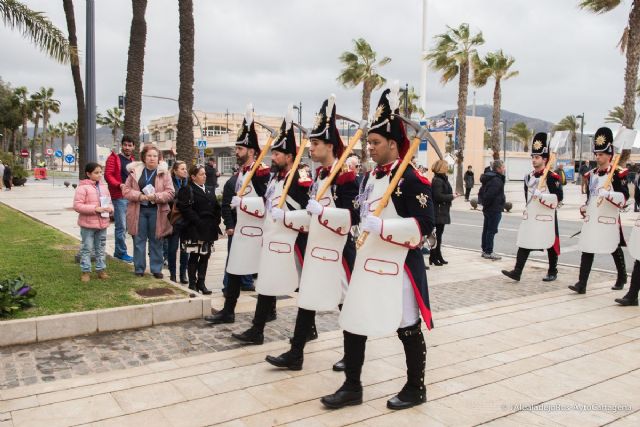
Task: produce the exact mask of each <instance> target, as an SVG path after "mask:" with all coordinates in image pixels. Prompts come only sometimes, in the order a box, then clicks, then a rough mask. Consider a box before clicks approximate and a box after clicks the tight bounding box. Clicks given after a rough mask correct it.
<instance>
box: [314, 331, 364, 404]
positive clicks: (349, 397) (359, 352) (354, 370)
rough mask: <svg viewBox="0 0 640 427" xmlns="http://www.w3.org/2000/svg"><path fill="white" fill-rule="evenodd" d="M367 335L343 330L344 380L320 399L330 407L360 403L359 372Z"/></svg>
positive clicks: (360, 386) (360, 384) (360, 385)
mask: <svg viewBox="0 0 640 427" xmlns="http://www.w3.org/2000/svg"><path fill="white" fill-rule="evenodd" d="M366 343H367V337H366V336H364V335H356V334H352V333H351V332H347V331H344V363H345V371H344V372H345V376H346V380H345V382H344V384H342V387H340V388H339V389H338V391H336V392H335V393H334V394H330V395H327V396H324V397H323V398H322V399H320V401H321V402H322V404H323V405H324V406H326V407H327V408H330V409H339V408H343V407H345V406H349V405H360V404H362V383H361V382H360V374H361V373H362V365H363V364H364V350H365V347H366Z"/></svg>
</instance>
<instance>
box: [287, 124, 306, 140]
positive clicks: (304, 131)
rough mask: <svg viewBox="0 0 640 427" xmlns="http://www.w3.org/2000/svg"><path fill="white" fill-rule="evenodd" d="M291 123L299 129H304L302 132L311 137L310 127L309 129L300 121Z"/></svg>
mask: <svg viewBox="0 0 640 427" xmlns="http://www.w3.org/2000/svg"><path fill="white" fill-rule="evenodd" d="M291 124H292V125H293V126H295V127H297V128H298V129H300V130H301V131H302V133H304V136H305V138H308V137H309V129H307V128H306V127H304V126H302V125H301V124H300V123H296V122H292V123H291Z"/></svg>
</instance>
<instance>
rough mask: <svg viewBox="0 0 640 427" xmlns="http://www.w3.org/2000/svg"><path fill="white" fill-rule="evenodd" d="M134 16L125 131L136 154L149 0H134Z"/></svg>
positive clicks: (137, 151)
mask: <svg viewBox="0 0 640 427" xmlns="http://www.w3.org/2000/svg"><path fill="white" fill-rule="evenodd" d="M131 5H132V8H133V16H132V18H131V32H130V34H129V55H128V59H127V83H126V88H125V91H126V97H127V105H126V108H125V110H124V133H125V134H127V135H130V136H131V137H132V138H133V139H134V141H135V144H136V147H135V150H134V156H138V155H139V153H140V112H141V111H142V82H143V77H144V49H145V44H146V41H147V21H146V20H145V16H144V15H145V12H146V10H147V0H132V1H131Z"/></svg>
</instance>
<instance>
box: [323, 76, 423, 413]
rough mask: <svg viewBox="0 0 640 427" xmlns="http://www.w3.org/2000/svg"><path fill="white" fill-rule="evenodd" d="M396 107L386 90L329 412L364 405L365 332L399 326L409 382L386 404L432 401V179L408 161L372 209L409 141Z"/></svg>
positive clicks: (376, 122)
mask: <svg viewBox="0 0 640 427" xmlns="http://www.w3.org/2000/svg"><path fill="white" fill-rule="evenodd" d="M398 106H399V93H398V88H397V87H396V88H394V91H390V90H389V89H387V90H386V91H385V92H384V93H383V94H382V97H381V98H380V101H379V103H378V107H377V109H376V111H375V115H374V119H373V121H372V124H371V127H370V130H369V134H368V137H367V142H368V148H369V152H370V155H371V159H372V160H373V161H375V162H376V163H377V166H376V168H375V170H373V171H372V172H371V173H369V174H367V175H366V176H365V178H364V180H363V183H362V185H361V187H360V188H361V192H360V194H359V196H358V199H357V200H358V205H359V207H360V209H361V218H362V221H361V224H362V225H361V228H362V231H363V232H366V233H369V239H368V240H367V241H366V244H365V245H363V246H362V247H361V248H360V249H359V251H358V255H357V257H356V262H355V265H354V271H353V275H352V276H351V281H350V283H349V290H348V292H347V296H346V298H345V301H344V306H343V307H342V312H341V314H340V324H341V326H342V327H343V329H344V362H345V375H346V380H345V382H344V384H343V385H342V386H341V387H340V388H339V389H338V390H337V391H336V392H335V393H334V394H331V395H328V396H324V397H323V398H322V399H321V402H322V403H323V404H324V405H325V406H326V407H328V408H331V409H337V408H342V407H344V406H348V405H359V404H361V403H362V383H361V382H360V374H361V372H362V366H363V364H364V356H365V344H366V341H367V336H380V335H385V334H388V333H390V332H391V331H393V330H396V332H397V334H398V337H399V338H400V340H401V341H402V344H403V346H404V351H405V357H406V363H407V383H406V384H405V386H404V387H403V388H402V390H401V391H400V392H399V393H398V395H396V396H394V397H393V398H391V399H390V400H388V401H387V407H388V408H390V409H405V408H409V407H412V406H415V405H419V404H421V403H424V402H426V397H427V396H426V388H425V385H424V373H425V367H426V346H425V342H424V337H423V335H422V331H421V328H420V315H421V314H422V317H423V318H424V320H425V323H426V325H427V328H429V329H430V328H431V327H432V326H433V322H432V319H431V311H430V309H429V296H428V288H427V276H426V273H425V263H424V258H423V256H422V253H421V252H420V243H421V240H422V236H425V235H430V234H431V232H432V230H433V228H434V210H433V201H432V199H431V187H430V183H429V181H428V180H427V179H426V178H424V177H423V176H422V175H420V173H419V172H418V171H417V170H416V169H415V168H414V167H413V166H412V165H409V166H408V167H407V169H406V170H405V171H404V173H403V174H402V178H401V180H400V181H399V183H398V185H397V186H396V188H395V189H394V190H393V193H392V195H391V200H389V203H387V204H386V206H384V208H383V210H382V213H381V214H380V216H375V215H373V214H372V213H373V212H374V211H375V210H376V208H377V207H378V204H380V203H382V201H381V199H382V196H383V195H384V193H385V191H386V189H387V187H389V185H390V182H391V179H392V177H393V176H394V175H395V173H396V172H397V171H398V166H399V164H400V162H401V161H400V159H401V158H403V157H404V156H405V155H406V154H407V151H408V149H409V146H410V143H409V140H408V139H407V137H406V133H405V130H404V124H403V122H402V121H401V119H400V118H399V117H398V116H397V114H398V111H399V110H398Z"/></svg>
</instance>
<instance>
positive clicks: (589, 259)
mask: <svg viewBox="0 0 640 427" xmlns="http://www.w3.org/2000/svg"><path fill="white" fill-rule="evenodd" d="M592 265H593V254H591V253H588V252H582V256H581V257H580V275H579V276H578V282H577V283H576V284H575V285H571V286H569V289H571V290H572V291H574V292H577V293H579V294H586V293H587V281H588V280H589V273H591V266H592Z"/></svg>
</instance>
